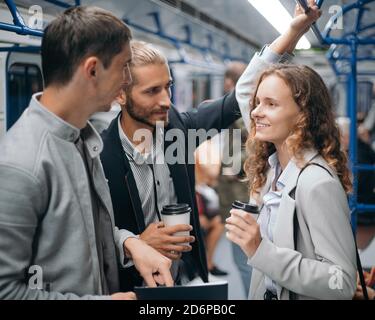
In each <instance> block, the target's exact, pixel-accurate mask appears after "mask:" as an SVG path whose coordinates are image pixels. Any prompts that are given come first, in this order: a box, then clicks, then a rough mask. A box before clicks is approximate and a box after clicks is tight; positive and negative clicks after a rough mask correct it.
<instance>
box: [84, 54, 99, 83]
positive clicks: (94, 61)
mask: <svg viewBox="0 0 375 320" xmlns="http://www.w3.org/2000/svg"><path fill="white" fill-rule="evenodd" d="M99 64H100V61H99V59H98V58H97V57H88V58H87V59H86V60H85V61H84V62H83V72H84V75H85V77H86V78H87V79H97V75H98V67H99Z"/></svg>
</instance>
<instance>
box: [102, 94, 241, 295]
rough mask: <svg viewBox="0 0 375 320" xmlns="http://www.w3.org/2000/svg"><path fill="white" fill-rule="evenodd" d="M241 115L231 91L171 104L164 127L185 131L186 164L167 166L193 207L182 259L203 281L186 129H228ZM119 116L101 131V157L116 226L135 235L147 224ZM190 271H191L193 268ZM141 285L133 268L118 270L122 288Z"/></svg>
mask: <svg viewBox="0 0 375 320" xmlns="http://www.w3.org/2000/svg"><path fill="white" fill-rule="evenodd" d="M120 115H121V114H120ZM120 115H119V116H120ZM119 116H118V117H119ZM240 116H241V113H240V110H239V108H238V104H237V101H236V99H235V93H234V92H232V93H230V94H228V95H225V96H224V97H222V98H220V99H217V100H213V101H209V102H204V103H202V104H201V105H200V106H199V108H198V109H197V110H196V111H190V112H186V113H179V112H178V111H177V110H176V109H175V108H174V107H171V109H170V111H169V124H168V125H167V126H166V128H165V133H167V131H168V130H170V129H176V128H178V129H181V130H182V131H183V132H184V133H185V141H184V143H185V150H186V152H185V163H186V164H173V165H170V164H169V165H168V166H169V170H170V173H171V177H172V180H173V184H174V187H175V190H176V196H177V200H178V202H179V203H187V204H189V205H190V207H191V208H192V215H191V225H192V226H193V231H192V235H193V236H194V237H195V239H196V241H195V242H194V243H192V251H191V252H189V253H184V254H183V256H182V259H183V260H184V262H185V263H187V266H189V269H191V268H194V269H195V270H194V271H197V272H198V274H199V276H200V277H201V278H202V280H203V281H204V282H208V270H207V260H206V253H205V247H204V240H203V238H202V234H201V230H200V224H199V215H198V209H197V205H196V200H195V176H194V165H193V164H188V157H189V155H188V152H187V151H188V148H187V146H188V134H187V132H188V131H187V130H188V129H201V128H202V129H205V130H209V129H212V128H215V129H218V130H220V129H223V128H227V127H228V126H229V125H230V124H232V123H233V122H234V121H235V120H237V119H238V118H239V117H240ZM118 117H116V119H114V120H113V121H112V122H111V124H110V126H109V127H108V129H107V130H105V131H104V132H103V133H102V138H103V142H104V149H103V152H102V153H101V160H102V163H103V168H104V172H105V175H106V178H107V179H108V184H109V188H110V192H111V198H112V203H113V210H114V216H115V223H116V226H117V227H118V228H120V229H127V230H129V231H131V232H133V233H135V234H140V233H142V232H143V231H144V230H145V227H146V226H145V221H144V215H143V211H142V206H141V201H140V198H139V195H138V190H137V186H136V183H135V180H134V176H133V173H132V171H131V168H130V164H129V161H128V160H127V158H126V157H125V156H124V151H123V148H122V145H121V140H120V137H119V132H118V126H117V121H118ZM164 136H165V135H164ZM172 143H174V141H165V144H164V145H165V149H167V148H168V146H169V145H171V144H172ZM196 144H198V142H196ZM190 157H191V155H190ZM189 271H192V273H194V271H193V270H189ZM141 284H142V278H141V277H140V275H139V274H138V272H137V271H136V270H135V268H134V267H131V268H128V269H126V270H123V269H122V270H120V289H121V291H129V290H132V289H133V288H134V286H135V285H141Z"/></svg>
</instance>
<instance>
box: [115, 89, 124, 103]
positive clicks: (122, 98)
mask: <svg viewBox="0 0 375 320" xmlns="http://www.w3.org/2000/svg"><path fill="white" fill-rule="evenodd" d="M116 101H117V102H118V104H119V105H120V106H124V105H126V94H125V91H124V90H121V92H120V94H119V95H118V96H117V97H116Z"/></svg>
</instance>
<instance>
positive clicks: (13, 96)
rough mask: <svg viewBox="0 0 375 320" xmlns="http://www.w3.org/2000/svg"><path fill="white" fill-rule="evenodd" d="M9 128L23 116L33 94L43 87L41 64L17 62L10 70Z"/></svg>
mask: <svg viewBox="0 0 375 320" xmlns="http://www.w3.org/2000/svg"><path fill="white" fill-rule="evenodd" d="M8 81H9V82H8V88H9V89H8V90H9V91H8V93H9V100H8V104H7V108H8V109H7V129H9V128H10V127H11V126H12V125H13V124H14V123H15V122H16V121H17V119H18V118H19V117H20V116H21V114H22V112H23V111H24V110H25V109H26V107H27V106H28V104H29V101H30V98H31V96H32V95H33V94H34V93H36V92H39V91H42V89H43V80H42V73H41V70H40V68H39V66H37V65H34V64H27V63H15V64H13V65H11V67H10V68H9V71H8Z"/></svg>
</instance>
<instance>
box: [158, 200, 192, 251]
mask: <svg viewBox="0 0 375 320" xmlns="http://www.w3.org/2000/svg"><path fill="white" fill-rule="evenodd" d="M190 214H191V208H190V206H189V205H188V204H186V203H179V204H169V205H166V206H164V207H163V209H162V211H161V219H162V221H163V222H164V225H165V226H166V227H170V226H174V225H177V224H188V225H190ZM189 234H190V232H189V231H180V232H176V233H175V234H174V236H189ZM183 244H185V243H183ZM186 245H188V243H186Z"/></svg>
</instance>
